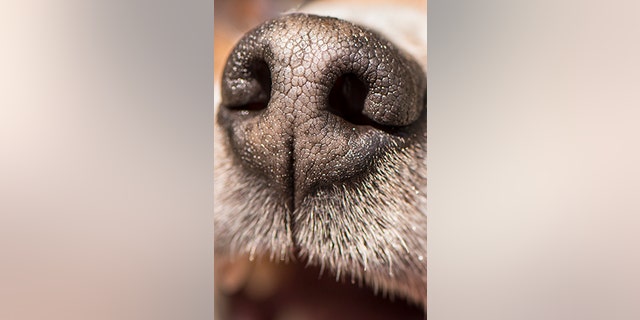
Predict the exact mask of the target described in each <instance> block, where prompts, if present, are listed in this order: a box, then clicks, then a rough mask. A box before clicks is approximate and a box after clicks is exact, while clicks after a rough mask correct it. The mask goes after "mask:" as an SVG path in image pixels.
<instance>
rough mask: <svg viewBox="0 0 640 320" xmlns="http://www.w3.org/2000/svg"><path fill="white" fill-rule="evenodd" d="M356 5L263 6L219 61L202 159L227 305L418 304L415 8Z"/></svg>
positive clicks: (273, 311)
mask: <svg viewBox="0 0 640 320" xmlns="http://www.w3.org/2000/svg"><path fill="white" fill-rule="evenodd" d="M353 8H354V7H353V6H351V5H350V6H342V7H339V6H336V5H335V4H331V5H330V6H328V5H327V6H325V5H324V4H322V3H320V4H317V3H316V4H312V5H311V6H307V7H305V8H303V9H302V10H299V11H298V12H296V13H290V14H286V15H282V16H279V17H276V18H274V19H271V20H269V21H266V22H264V23H262V24H260V25H259V26H257V27H256V28H254V29H252V30H250V31H248V32H247V33H246V34H245V35H244V36H243V37H242V38H241V39H240V40H239V41H238V42H237V44H236V45H235V47H234V48H233V50H232V51H231V53H230V54H229V57H228V59H227V61H226V64H225V67H224V71H223V73H222V75H221V77H220V83H219V88H217V89H218V90H217V91H216V93H217V94H216V101H215V103H216V108H217V110H216V120H215V121H216V132H215V169H214V170H215V171H214V179H215V194H214V200H215V208H216V209H215V212H214V229H215V251H216V252H215V253H216V257H215V259H216V285H217V287H218V288H219V289H220V292H219V293H218V296H217V297H216V298H217V302H219V301H220V300H222V299H223V298H226V299H225V300H226V303H225V304H222V305H221V304H218V306H219V308H223V309H225V310H224V311H223V312H224V313H225V314H224V317H225V319H233V318H239V317H241V316H244V317H245V318H249V319H263V318H264V319H266V318H269V319H270V318H278V317H283V316H285V315H286V316H289V317H293V318H296V319H327V318H328V317H333V318H336V319H359V318H363V319H365V318H366V319H391V318H394V319H395V318H397V317H400V318H403V319H405V318H406V319H408V318H412V317H413V318H417V319H420V318H422V317H423V311H424V310H425V308H426V279H427V277H426V214H425V212H424V208H425V201H426V194H425V187H426V163H425V162H426V161H425V158H426V123H427V122H426V114H427V113H426V95H427V84H426V76H425V70H426V35H425V36H424V37H421V36H420V33H421V32H426V26H425V24H426V17H424V16H420V15H416V14H415V11H413V10H408V11H407V10H405V9H403V8H399V7H397V6H393V7H386V6H380V5H376V6H373V7H371V6H369V7H361V8H359V9H355V10H354V9H353ZM303 12H304V13H303ZM350 14H354V15H353V16H351V17H349V15H350ZM335 17H338V18H335ZM354 20H359V21H356V23H353V22H351V21H354ZM371 22H373V24H372V23H371ZM322 275H324V278H322ZM319 276H320V277H319ZM318 278H321V279H320V280H318ZM375 294H377V296H375ZM394 298H395V300H405V301H396V302H395V303H394V302H392V301H391V300H394ZM407 302H410V303H412V304H408V303H407ZM318 305H320V306H321V308H320V309H319V308H318V307H317V306H318ZM291 313H293V314H295V316H291V315H290V314H291ZM287 314H289V315H287ZM243 319H244V318H243Z"/></svg>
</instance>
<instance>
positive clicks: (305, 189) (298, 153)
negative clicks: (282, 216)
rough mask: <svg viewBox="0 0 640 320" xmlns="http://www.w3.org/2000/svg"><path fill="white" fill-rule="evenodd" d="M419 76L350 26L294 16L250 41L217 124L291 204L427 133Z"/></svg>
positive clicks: (234, 59)
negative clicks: (289, 198)
mask: <svg viewBox="0 0 640 320" xmlns="http://www.w3.org/2000/svg"><path fill="white" fill-rule="evenodd" d="M426 86H427V85H426V78H425V76H424V72H423V70H422V69H421V67H420V66H419V65H418V64H417V62H415V61H414V60H412V59H411V58H410V57H408V56H407V55H405V54H404V53H403V52H401V51H400V50H398V49H397V48H396V47H395V46H394V45H393V44H392V43H391V42H389V41H387V40H385V39H384V38H382V37H381V36H380V35H378V34H376V33H374V32H372V31H369V30H367V29H365V28H362V27H359V26H356V25H353V24H351V23H349V22H346V21H342V20H338V19H334V18H327V17H318V16H312V15H303V14H293V15H288V16H284V17H282V18H279V19H275V20H271V21H268V22H266V23H264V24H262V25H260V26H259V27H257V28H256V29H254V30H252V31H251V32H249V33H247V34H246V35H245V36H244V37H243V39H241V40H240V42H239V43H238V44H237V46H236V47H235V48H234V50H233V52H232V53H231V55H230V57H229V59H228V61H227V64H226V67H225V70H224V74H223V81H222V107H221V108H220V112H219V115H218V121H219V123H220V125H221V126H222V127H223V128H224V129H225V134H226V135H227V138H228V142H229V145H230V147H231V149H232V151H233V152H234V154H235V155H236V157H237V159H238V161H239V163H241V164H242V165H243V166H245V167H246V168H247V170H249V171H250V172H253V173H254V174H256V175H258V176H260V177H262V178H264V179H266V180H267V181H269V183H270V184H271V185H272V186H273V187H274V188H280V189H282V190H283V191H284V192H286V193H287V194H290V195H291V196H292V201H293V203H294V205H295V203H296V202H297V201H299V200H300V199H301V198H302V197H304V196H306V195H308V194H309V193H310V192H314V191H316V190H318V189H319V188H323V187H327V186H335V185H336V184H340V183H350V182H351V181H355V180H357V179H358V178H359V177H362V176H363V175H366V174H367V170H369V169H370V168H371V167H372V165H373V163H374V162H375V161H378V160H379V159H381V158H382V156H383V155H384V154H385V153H386V152H388V151H389V150H390V149H401V148H403V146H404V145H405V144H407V143H408V141H409V140H410V139H411V138H410V137H411V135H415V134H418V132H419V131H421V130H423V129H424V128H425V127H426V107H425V105H426V90H427V89H426Z"/></svg>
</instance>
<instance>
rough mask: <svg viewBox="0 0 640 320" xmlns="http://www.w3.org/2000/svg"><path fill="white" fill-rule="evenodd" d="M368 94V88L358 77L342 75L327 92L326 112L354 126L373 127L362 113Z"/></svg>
mask: <svg viewBox="0 0 640 320" xmlns="http://www.w3.org/2000/svg"><path fill="white" fill-rule="evenodd" d="M368 93H369V88H368V87H367V85H366V84H365V83H364V82H363V81H362V80H360V79H359V78H358V76H356V75H355V74H353V73H347V74H343V75H341V76H340V77H338V78H337V79H336V81H335V82H334V84H333V87H332V88H331V91H330V92H329V97H328V101H327V110H328V111H329V112H331V113H333V114H335V115H337V116H340V117H342V118H343V119H344V120H346V121H348V122H350V123H352V124H355V125H373V124H374V122H373V121H372V120H371V119H370V118H369V117H367V116H366V115H364V114H363V113H362V111H363V110H364V102H365V99H366V98H367V94H368Z"/></svg>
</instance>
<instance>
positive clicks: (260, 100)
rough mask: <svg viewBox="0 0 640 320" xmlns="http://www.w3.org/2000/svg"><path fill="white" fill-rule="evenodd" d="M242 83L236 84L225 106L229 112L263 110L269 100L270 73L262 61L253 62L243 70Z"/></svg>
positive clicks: (267, 66) (265, 63)
mask: <svg viewBox="0 0 640 320" xmlns="http://www.w3.org/2000/svg"><path fill="white" fill-rule="evenodd" d="M244 73H245V74H246V77H245V78H244V81H243V82H241V83H238V84H236V86H237V87H239V88H236V89H237V90H234V94H233V96H231V97H229V99H228V100H229V101H228V103H227V105H226V107H227V108H229V109H231V110H246V111H258V110H262V109H265V108H266V107H267V105H268V104H269V100H270V99H271V71H270V70H269V65H268V64H267V62H266V61H264V60H255V61H252V62H251V63H249V64H248V66H247V67H246V70H244Z"/></svg>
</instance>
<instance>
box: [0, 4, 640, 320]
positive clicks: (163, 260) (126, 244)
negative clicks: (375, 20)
mask: <svg viewBox="0 0 640 320" xmlns="http://www.w3.org/2000/svg"><path fill="white" fill-rule="evenodd" d="M224 3H225V1H222V2H218V1H216V4H215V6H216V11H217V10H218V6H219V5H224ZM213 5H214V4H213V2H212V1H189V2H183V1H180V2H179V1H142V0H132V1H103V2H99V1H70V0H57V1H38V0H26V1H13V0H9V1H4V2H3V3H2V8H1V10H0V43H1V44H2V46H1V50H0V319H42V318H47V319H211V318H212V317H213V310H212V309H213V302H212V297H213V285H212V282H213V274H212V269H213V261H212V256H213V245H212V239H213V235H212V232H213V225H212V220H211V216H210V214H211V212H212V207H213V203H212V192H211V190H212V188H213V181H212V179H211V177H212V165H211V164H212V158H213V157H212V150H213V148H212V143H211V142H212V139H211V134H212V132H213V108H212V105H213V90H212V88H213V85H212V84H213V70H214V60H216V61H217V60H218V59H223V60H224V59H225V58H226V57H220V56H214V54H213V52H214V51H213V43H212V39H213V38H214V32H213V21H212V20H213V16H214V13H213V11H214V10H213ZM639 6H640V4H638V3H636V2H633V1H612V2H607V3H602V2H594V1H497V0H491V1H483V2H477V1H452V0H447V1H436V0H431V1H429V74H428V77H429V100H428V104H429V105H428V108H429V120H428V121H429V159H428V162H429V163H428V165H429V190H428V193H429V204H428V213H429V234H428V239H429V240H428V245H429V255H428V261H429V316H431V317H432V320H433V319H485V318H486V319H638V318H640V305H639V304H638V303H637V301H638V298H639V297H640V275H639V274H638V271H637V270H640V248H639V246H640V236H639V235H638V234H639V233H638V230H639V228H640V217H639V214H640V197H639V196H638V195H639V194H640V192H639V191H640V169H639V166H638V165H637V163H639V162H640V161H639V160H640V152H639V150H638V148H639V142H638V141H639V138H638V137H640V129H638V126H637V122H638V119H639V118H640V109H639V102H640V99H638V92H639V91H638V87H639V86H638V85H639V81H640V80H639V79H640V78H639V77H638V74H640V73H639V71H640V68H639V67H640V64H638V63H637V57H638V56H640V46H639V45H638V44H637V41H636V39H638V36H639V30H640V22H638V19H637V17H636V13H637V12H639V9H640V7H639ZM249 8H252V7H249ZM216 16H217V15H216ZM216 30H218V29H216ZM216 39H218V38H216ZM216 43H217V44H218V43H220V44H222V42H218V40H216ZM230 45H232V42H231V43H230V44H229V46H230ZM212 57H213V59H212Z"/></svg>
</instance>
